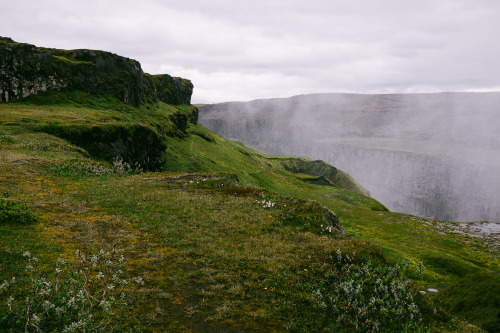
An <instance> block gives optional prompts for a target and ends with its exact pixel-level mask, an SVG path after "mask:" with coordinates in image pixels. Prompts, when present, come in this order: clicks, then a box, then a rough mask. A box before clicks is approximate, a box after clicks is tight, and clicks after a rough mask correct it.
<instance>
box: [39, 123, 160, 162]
mask: <svg viewBox="0 0 500 333" xmlns="http://www.w3.org/2000/svg"><path fill="white" fill-rule="evenodd" d="M40 131H42V132H45V133H48V134H51V135H54V136H57V137H59V138H62V139H65V140H67V141H69V142H71V143H73V144H75V145H77V146H79V147H82V148H84V149H85V150H86V151H88V152H89V153H90V155H91V156H93V157H97V158H101V159H105V160H109V161H111V160H113V159H115V158H120V159H122V160H123V161H125V162H128V163H130V164H135V163H138V164H139V165H140V166H141V168H143V169H144V170H149V171H158V170H161V168H162V166H163V162H164V160H163V158H164V156H163V154H164V152H165V149H166V144H165V141H164V139H163V138H162V137H161V135H159V134H158V133H157V132H156V131H154V130H152V129H150V128H148V127H146V126H141V125H129V126H127V125H117V124H109V125H99V126H86V125H71V126H63V125H60V124H57V123H50V124H46V125H44V126H43V127H42V128H40Z"/></svg>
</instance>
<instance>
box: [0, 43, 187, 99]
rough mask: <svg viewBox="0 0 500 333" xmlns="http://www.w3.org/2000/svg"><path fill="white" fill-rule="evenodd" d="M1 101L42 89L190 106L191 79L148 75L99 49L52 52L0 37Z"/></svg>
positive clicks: (135, 62) (139, 67) (51, 50)
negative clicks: (77, 91) (78, 91)
mask: <svg viewBox="0 0 500 333" xmlns="http://www.w3.org/2000/svg"><path fill="white" fill-rule="evenodd" d="M0 73H1V75H0V103H5V102H9V101H13V100H19V99H21V98H24V97H27V96H29V95H33V94H37V93H39V92H43V91H54V90H56V91H73V90H80V91H84V92H88V93H91V94H109V95H112V96H115V97H117V98H119V99H120V100H122V101H124V102H125V103H127V104H131V105H134V106H139V105H141V104H143V103H150V102H157V101H162V102H164V103H167V104H174V105H179V104H190V102H191V95H192V92H193V85H192V83H191V81H189V80H186V79H182V78H178V77H171V76H170V75H149V74H146V73H144V72H143V71H142V69H141V64H140V63H139V62H137V61H135V60H132V59H128V58H125V57H121V56H118V55H116V54H113V53H110V52H104V51H94V50H70V51H66V50H57V49H48V48H42V47H36V46H34V45H30V44H21V43H16V42H14V41H13V40H12V39H10V38H4V37H0Z"/></svg>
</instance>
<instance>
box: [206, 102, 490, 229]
mask: <svg viewBox="0 0 500 333" xmlns="http://www.w3.org/2000/svg"><path fill="white" fill-rule="evenodd" d="M499 108H500V93H441V94H406V95H356V94H319V95H303V96H295V97H292V98H287V99H270V100H256V101H252V102H248V103H237V102H234V103H223V104H214V105H203V106H200V107H199V109H200V123H201V124H203V125H205V126H207V127H208V128H210V129H212V130H214V131H216V132H218V133H220V134H222V135H224V136H226V137H229V138H232V139H236V140H240V141H242V142H244V143H246V144H248V145H251V146H253V147H255V148H258V149H260V150H262V151H264V152H267V153H273V154H287V155H290V154H293V155H306V156H309V157H311V158H315V159H323V160H325V161H326V162H328V163H330V164H333V165H335V166H337V167H339V168H341V169H342V170H345V171H347V172H348V173H349V174H351V175H352V176H353V177H354V178H355V179H356V180H358V181H359V182H360V183H361V184H362V185H363V186H364V187H365V188H366V189H367V190H369V191H370V193H371V194H372V196H373V197H374V198H376V199H377V200H379V201H381V202H382V203H383V204H384V205H386V206H387V207H388V208H389V209H391V210H394V211H400V212H405V213H410V214H415V215H420V216H426V217H432V218H437V219H446V220H455V221H474V220H488V221H492V222H497V221H500V208H499V207H498V202H499V201H500V198H499V195H498V191H497V189H498V188H499V187H500V173H499V172H498V170H499V169H498V168H499V167H500V138H499V137H498V136H497V135H496V133H498V132H499V131H500V118H499V117H500V110H499Z"/></svg>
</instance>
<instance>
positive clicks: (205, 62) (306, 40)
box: [0, 0, 500, 103]
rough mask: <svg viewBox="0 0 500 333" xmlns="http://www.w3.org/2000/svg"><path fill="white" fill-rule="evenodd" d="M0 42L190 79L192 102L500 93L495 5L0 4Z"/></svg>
mask: <svg viewBox="0 0 500 333" xmlns="http://www.w3.org/2000/svg"><path fill="white" fill-rule="evenodd" d="M0 13H1V19H0V36H4V37H11V38H12V39H14V40H16V41H18V42H25V43H30V44H35V45H37V46H45V47H54V48H63V49H76V48H91V49H99V50H106V51H110V52H113V53H117V54H119V55H122V56H126V57H129V58H133V59H136V60H138V61H140V62H141V64H142V68H143V70H144V71H145V72H148V73H151V74H162V73H167V74H170V75H172V76H181V77H184V78H188V79H190V80H191V81H192V82H193V84H194V87H195V90H194V94H193V99H192V101H193V103H213V102H224V101H230V100H231V101H234V100H242V101H246V100H251V99H256V98H267V97H289V96H292V95H298V94H307V93H321V92H356V93H405V92H437V91H488V90H500V37H499V32H500V1H498V0H462V1H461V0H418V1H416V0H410V1H406V0H364V1H361V0H342V1H337V0H251V1H250V0H177V1H174V0H140V1H138V0H134V1H131V0H120V1H118V0H116V1H107V0H86V1H69V0H43V1H40V0H32V1H27V0H0Z"/></svg>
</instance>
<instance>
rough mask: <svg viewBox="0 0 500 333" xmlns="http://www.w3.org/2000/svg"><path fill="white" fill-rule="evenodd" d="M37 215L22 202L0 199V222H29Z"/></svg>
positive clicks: (36, 218) (24, 223)
mask: <svg viewBox="0 0 500 333" xmlns="http://www.w3.org/2000/svg"><path fill="white" fill-rule="evenodd" d="M37 220H38V217H37V216H36V214H35V213H33V212H32V211H31V209H30V208H29V207H26V206H24V205H22V204H18V203H14V202H10V201H4V200H0V223H15V224H23V225H26V224H30V223H33V222H36V221H37Z"/></svg>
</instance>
